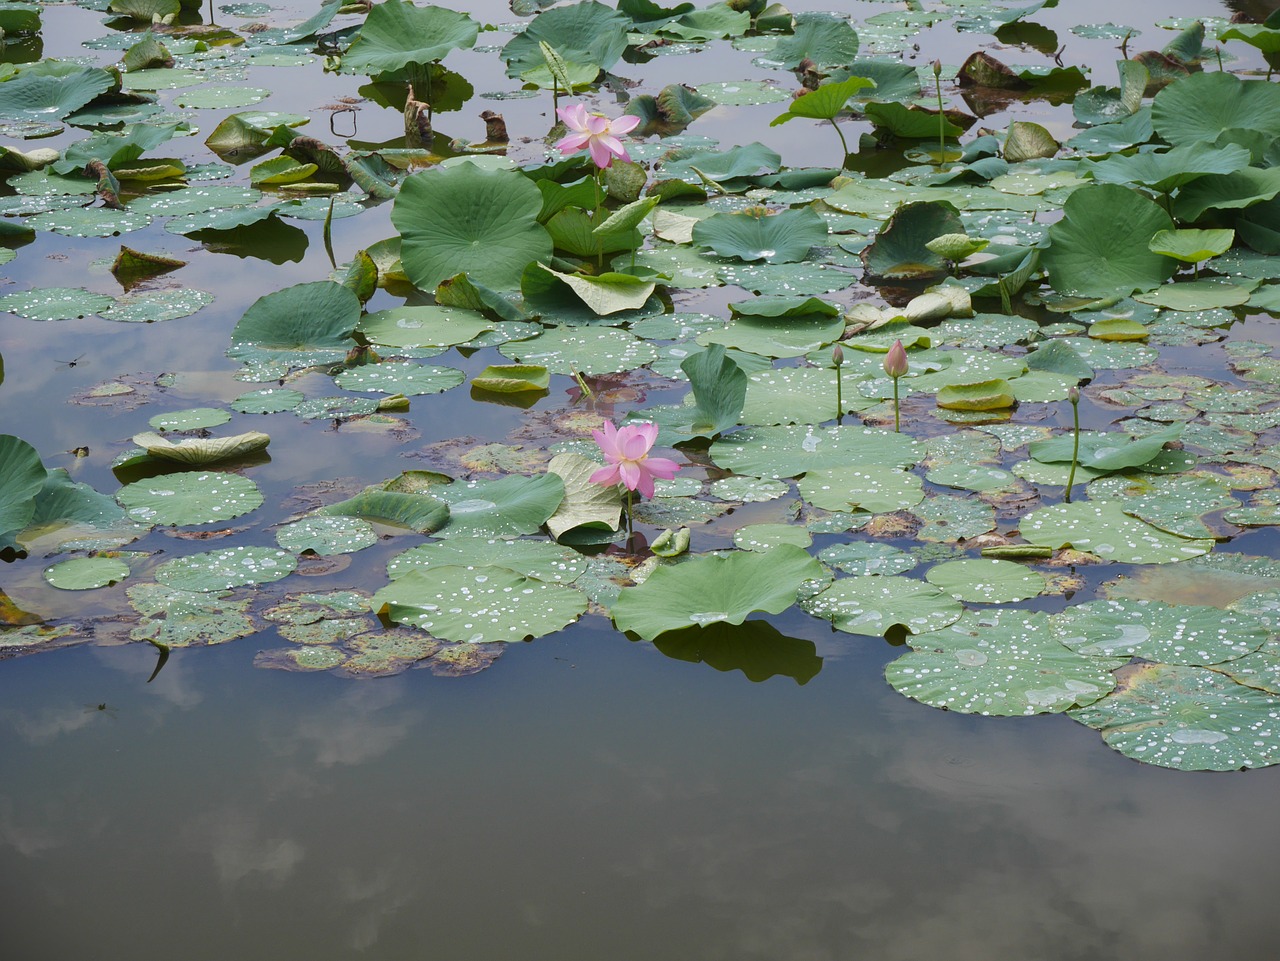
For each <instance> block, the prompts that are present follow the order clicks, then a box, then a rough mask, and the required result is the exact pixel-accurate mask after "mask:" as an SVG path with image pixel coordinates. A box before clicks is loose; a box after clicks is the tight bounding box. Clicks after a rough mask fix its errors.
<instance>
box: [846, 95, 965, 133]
mask: <svg viewBox="0 0 1280 961" xmlns="http://www.w3.org/2000/svg"><path fill="white" fill-rule="evenodd" d="M862 109H863V111H864V112H865V113H866V115H867V119H868V120H870V121H871V123H872V124H873V125H874V126H875V127H877V128H879V129H882V130H887V131H888V132H889V133H890V134H892V135H893V136H895V137H902V138H904V139H906V140H924V139H926V138H929V139H934V140H936V138H937V136H938V133H939V128H941V132H942V133H943V134H944V135H945V136H947V137H959V136H960V135H961V134H962V133H964V128H962V127H958V126H956V124H954V123H952V122H951V119H950V118H949V117H947V116H945V115H943V117H941V122H939V120H940V118H939V117H938V113H937V111H935V110H928V109H926V108H924V107H920V106H917V105H916V104H912V105H911V106H909V107H908V106H906V105H905V104H901V103H897V102H896V101H895V102H891V103H880V102H878V101H874V100H873V101H871V102H870V103H868V104H866V105H865V106H864V107H863V108H862Z"/></svg>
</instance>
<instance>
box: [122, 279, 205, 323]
mask: <svg viewBox="0 0 1280 961" xmlns="http://www.w3.org/2000/svg"><path fill="white" fill-rule="evenodd" d="M211 303H213V294H210V293H206V292H205V291H203V290H196V289H195V288H194V287H179V288H176V289H173V290H145V291H135V292H133V293H126V294H123V295H121V296H120V297H119V298H117V299H116V302H115V303H114V304H113V305H112V306H110V307H108V308H107V309H106V310H104V311H102V312H101V314H100V316H101V317H102V319H103V320H110V321H113V322H115V323H118V324H158V323H161V322H163V321H166V320H177V319H178V318H180V317H189V316H191V315H192V314H194V313H196V312H198V311H200V310H203V309H204V308H205V307H207V306H208V305H209V304H211Z"/></svg>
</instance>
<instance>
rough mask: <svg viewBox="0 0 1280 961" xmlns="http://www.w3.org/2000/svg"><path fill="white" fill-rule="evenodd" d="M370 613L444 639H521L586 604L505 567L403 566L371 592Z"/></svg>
mask: <svg viewBox="0 0 1280 961" xmlns="http://www.w3.org/2000/svg"><path fill="white" fill-rule="evenodd" d="M372 606H373V609H374V611H375V612H379V613H382V612H385V613H386V615H387V616H388V617H390V618H391V620H393V621H396V622H398V623H401V624H408V625H411V626H413V627H418V628H421V629H422V630H424V631H428V632H430V633H431V634H432V635H433V636H435V637H440V638H443V639H444V640H449V641H465V642H468V643H487V642H493V641H523V640H526V639H528V638H532V637H542V636H543V635H544V634H551V633H553V632H555V631H558V630H560V629H561V628H563V627H565V626H566V625H568V624H570V623H572V622H573V621H575V620H577V619H578V617H579V616H581V615H582V614H583V613H584V612H585V611H586V609H587V598H586V596H585V595H584V594H582V593H581V592H580V591H576V590H573V589H572V588H568V587H562V586H560V585H558V584H548V583H546V582H545V581H540V580H538V579H537V578H533V577H527V576H526V575H524V574H520V573H517V572H516V571H513V570H509V569H508V568H505V567H454V566H448V565H443V566H438V567H432V569H431V570H430V572H426V571H420V570H418V571H409V572H408V573H406V574H404V575H403V576H402V577H400V578H397V579H396V580H395V581H393V582H392V583H391V584H390V585H388V586H387V587H384V588H382V590H380V591H378V593H376V594H375V595H374V596H373V602H372Z"/></svg>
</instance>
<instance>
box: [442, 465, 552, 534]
mask: <svg viewBox="0 0 1280 961" xmlns="http://www.w3.org/2000/svg"><path fill="white" fill-rule="evenodd" d="M432 490H433V492H434V494H435V496H436V497H438V498H439V499H440V500H442V501H444V502H445V503H446V504H448V505H449V525H448V527H446V528H444V529H443V530H442V531H441V532H440V536H442V537H462V536H483V537H518V536H519V535H521V534H533V533H536V532H537V530H538V528H540V527H541V526H542V525H543V524H544V523H545V522H546V520H547V518H549V517H550V516H551V515H552V514H554V513H555V512H556V508H557V507H559V506H560V502H561V501H562V500H564V491H565V488H564V480H563V479H562V478H561V477H560V476H559V475H558V474H542V475H540V476H537V477H522V476H520V475H512V476H510V477H502V478H499V479H498V480H491V481H470V482H467V483H463V482H461V481H459V482H457V483H453V484H446V485H442V486H440V487H435V488H432Z"/></svg>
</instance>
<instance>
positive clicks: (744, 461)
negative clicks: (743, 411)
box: [711, 425, 924, 478]
mask: <svg viewBox="0 0 1280 961" xmlns="http://www.w3.org/2000/svg"><path fill="white" fill-rule="evenodd" d="M923 456H924V446H923V445H922V444H920V443H919V442H918V441H916V440H913V439H912V438H910V437H908V436H906V435H905V434H898V433H895V432H893V431H888V430H880V429H878V428H872V427H858V426H853V425H847V426H836V427H812V426H783V427H748V428H747V429H746V430H740V431H735V432H734V433H732V434H728V435H726V436H724V437H722V438H720V439H719V440H717V441H716V442H715V443H714V444H712V445H711V459H712V460H713V461H714V462H715V463H716V464H717V465H718V466H720V467H723V468H725V469H726V470H731V471H733V472H734V473H737V474H749V475H751V476H753V477H772V478H781V477H796V476H798V475H800V474H804V473H807V472H809V471H814V470H824V469H829V468H834V467H853V466H855V465H857V464H874V465H876V466H879V467H897V468H907V467H912V466H914V465H915V464H916V463H918V462H919V461H920V459H921V458H922V457H923Z"/></svg>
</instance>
